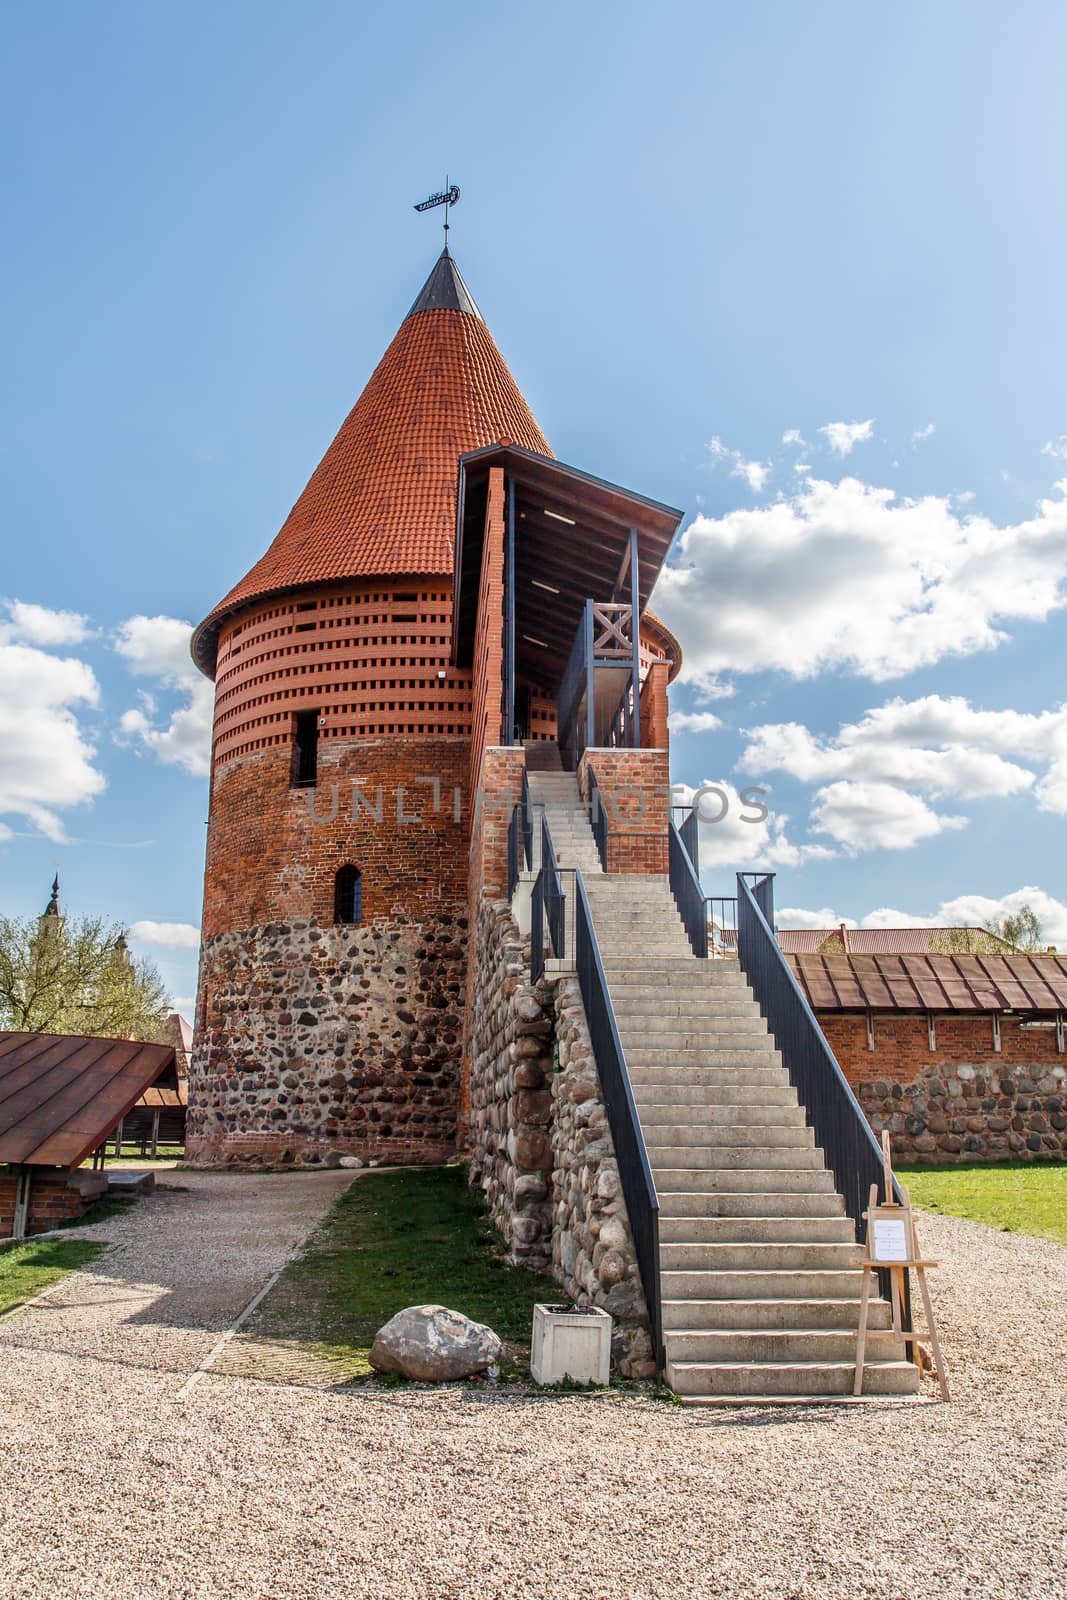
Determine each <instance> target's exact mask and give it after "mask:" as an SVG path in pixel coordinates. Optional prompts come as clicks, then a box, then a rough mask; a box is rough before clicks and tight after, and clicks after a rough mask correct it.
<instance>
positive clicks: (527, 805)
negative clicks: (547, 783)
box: [521, 767, 533, 868]
mask: <svg viewBox="0 0 1067 1600" xmlns="http://www.w3.org/2000/svg"><path fill="white" fill-rule="evenodd" d="M521 827H522V841H523V847H524V851H525V855H526V865H527V867H528V868H529V867H532V866H533V801H532V800H531V799H530V775H529V773H528V772H527V771H526V768H525V767H523V769H522V823H521Z"/></svg>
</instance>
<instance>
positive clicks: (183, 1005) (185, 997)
mask: <svg viewBox="0 0 1067 1600" xmlns="http://www.w3.org/2000/svg"><path fill="white" fill-rule="evenodd" d="M170 1008H171V1010H172V1011H177V1012H178V1014H179V1015H180V1016H183V1017H185V1018H186V1020H188V1018H189V1017H191V1016H192V1014H193V1012H194V1011H195V1010H196V995H195V994H176V995H174V996H173V997H172V999H171V1002H170Z"/></svg>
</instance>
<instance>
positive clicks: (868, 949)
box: [778, 924, 1011, 956]
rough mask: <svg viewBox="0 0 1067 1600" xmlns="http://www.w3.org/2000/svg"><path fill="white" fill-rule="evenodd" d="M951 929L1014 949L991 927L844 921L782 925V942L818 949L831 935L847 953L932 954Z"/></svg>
mask: <svg viewBox="0 0 1067 1600" xmlns="http://www.w3.org/2000/svg"><path fill="white" fill-rule="evenodd" d="M951 933H964V934H971V935H973V936H974V937H975V938H976V939H982V940H985V941H988V942H989V944H991V945H1000V946H1001V947H1002V948H1003V950H1004V952H1005V954H1007V953H1008V952H1009V951H1010V949H1011V946H1010V945H1009V944H1008V943H1007V941H1006V940H1004V939H999V938H998V937H997V935H996V934H993V933H990V931H989V929H988V928H949V927H929V928H846V927H844V925H843V924H839V925H838V926H837V927H836V928H779V929H778V943H779V944H780V945H781V947H782V949H783V950H785V951H788V953H789V954H790V955H793V954H797V955H800V954H805V955H806V954H808V953H809V952H811V953H814V952H816V951H818V950H820V949H821V948H822V946H823V945H824V944H825V943H826V941H827V939H838V940H840V941H841V943H842V944H843V945H844V947H845V954H846V955H854V956H875V955H878V956H881V955H901V956H902V955H929V953H930V945H931V943H932V942H933V941H934V940H940V939H944V937H945V935H946V934H951Z"/></svg>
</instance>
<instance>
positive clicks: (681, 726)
mask: <svg viewBox="0 0 1067 1600" xmlns="http://www.w3.org/2000/svg"><path fill="white" fill-rule="evenodd" d="M667 722H668V724H669V726H670V729H671V732H672V733H711V732H712V731H713V729H715V728H721V727H722V718H721V717H717V716H716V715H715V713H714V711H672V712H671V714H670V716H669V717H668V718H667Z"/></svg>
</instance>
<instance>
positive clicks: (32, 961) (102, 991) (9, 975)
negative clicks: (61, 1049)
mask: <svg viewBox="0 0 1067 1600" xmlns="http://www.w3.org/2000/svg"><path fill="white" fill-rule="evenodd" d="M168 1011H169V1003H168V1000H167V991H166V988H165V987H164V984H163V980H162V978H161V977H160V975H159V973H158V972H157V970H156V968H155V967H154V966H153V965H152V964H151V962H149V961H143V960H141V961H138V960H134V959H133V957H132V956H131V955H130V952H129V950H128V949H127V946H126V937H125V933H124V932H123V929H122V928H120V927H118V926H108V925H106V924H105V923H104V922H103V920H102V919H101V918H99V917H81V918H77V919H72V918H69V917H63V916H59V915H54V916H47V915H46V916H43V917H27V918H22V919H18V918H12V917H0V1027H2V1028H6V1029H11V1030H12V1031H14V1032H18V1033H84V1034H94V1035H97V1036H100V1037H104V1038H112V1039H139V1040H145V1041H147V1042H149V1043H161V1042H163V1041H164V1038H165V1030H166V1022H167V1015H168Z"/></svg>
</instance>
